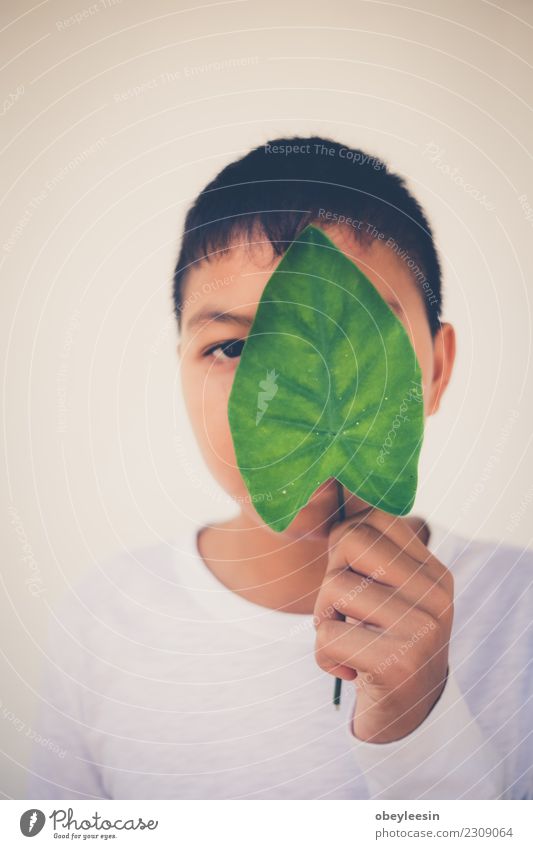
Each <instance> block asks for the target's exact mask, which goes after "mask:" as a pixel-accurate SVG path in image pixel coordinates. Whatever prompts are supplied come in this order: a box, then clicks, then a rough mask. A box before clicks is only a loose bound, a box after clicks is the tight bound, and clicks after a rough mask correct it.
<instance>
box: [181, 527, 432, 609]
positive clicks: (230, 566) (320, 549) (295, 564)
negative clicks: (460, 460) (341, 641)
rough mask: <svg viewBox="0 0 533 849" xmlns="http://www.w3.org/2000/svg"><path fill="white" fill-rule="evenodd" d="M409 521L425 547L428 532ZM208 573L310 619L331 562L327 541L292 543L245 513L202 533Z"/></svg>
mask: <svg viewBox="0 0 533 849" xmlns="http://www.w3.org/2000/svg"><path fill="white" fill-rule="evenodd" d="M404 521H406V522H407V523H408V524H409V525H410V527H411V528H412V529H413V530H414V531H415V533H417V534H418V535H419V536H420V538H421V540H422V542H423V543H424V545H426V544H427V542H428V539H429V530H428V528H427V525H426V524H425V522H424V520H423V519H420V518H417V517H416V516H412V517H408V518H406V519H405V520H404ZM198 550H199V553H200V556H201V557H202V558H203V560H204V562H205V564H206V565H207V567H208V568H209V569H210V571H211V572H212V573H213V574H214V575H215V577H216V578H218V580H219V581H221V583H223V584H224V585H225V586H226V587H228V589H230V590H232V591H233V592H235V593H237V594H238V595H241V596H243V598H245V599H247V600H248V601H252V602H254V603H255V604H259V605H262V606H263V607H268V608H271V609H275V610H282V611H285V612H287V613H303V614H311V613H313V611H314V607H315V602H316V598H317V595H318V591H319V589H320V585H321V584H322V581H323V579H324V573H325V571H326V567H327V563H328V536H327V535H324V536H323V537H316V538H310V537H303V538H300V539H294V538H291V537H290V536H289V535H288V534H286V533H285V534H277V533H274V532H273V531H272V530H271V529H270V528H268V526H266V525H258V524H257V522H255V523H254V520H253V519H251V518H250V517H248V516H246V514H244V513H241V514H240V515H239V516H236V517H235V518H234V519H230V520H229V521H227V522H221V523H219V524H218V525H208V526H206V527H204V528H202V529H201V531H200V533H199V534H198Z"/></svg>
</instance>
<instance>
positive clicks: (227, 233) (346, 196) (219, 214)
mask: <svg viewBox="0 0 533 849" xmlns="http://www.w3.org/2000/svg"><path fill="white" fill-rule="evenodd" d="M321 222H322V223H323V224H327V223H339V224H343V225H344V226H349V227H352V228H353V232H354V235H355V236H356V238H357V239H359V240H361V241H365V242H370V241H372V239H374V238H378V239H380V240H383V241H384V243H385V244H387V245H388V246H389V247H390V248H392V250H394V251H395V252H396V254H397V256H398V257H399V258H400V259H402V260H403V261H405V263H406V264H407V266H408V268H409V270H410V271H411V273H412V276H413V278H414V280H415V281H416V282H417V283H418V284H419V288H420V291H421V292H422V294H423V296H424V303H425V305H426V314H427V318H428V322H429V326H430V330H431V334H432V336H433V337H434V336H435V333H436V332H437V330H438V329H439V327H440V315H441V308H442V303H441V269H440V262H439V257H438V254H437V250H436V247H435V244H434V239H433V233H432V231H431V228H430V225H429V223H428V220H427V218H426V215H425V213H424V211H423V210H422V207H421V206H420V204H419V203H418V201H417V200H416V199H415V198H414V197H413V195H412V194H411V192H410V191H409V190H408V188H407V186H406V185H405V181H404V179H403V178H402V177H400V176H399V175H398V174H395V173H393V172H391V171H390V170H389V169H388V167H387V165H386V164H385V163H384V162H383V161H382V160H381V159H378V158H377V157H375V156H371V155H370V154H368V153H365V152H364V151H362V150H359V149H357V148H351V147H348V146H346V145H342V144H340V143H339V142H335V141H332V140H331V139H326V138H320V137H317V136H311V137H307V138H304V137H294V138H279V139H274V140H273V141H270V142H267V143H266V144H264V145H260V146H259V147H256V148H255V149H254V150H251V151H250V152H249V153H247V154H246V155H245V156H243V157H242V158H241V159H238V160H237V161H235V162H232V163H231V164H230V165H227V166H226V167H225V168H223V169H222V171H220V173H219V174H218V175H217V176H216V177H215V178H214V180H212V181H211V182H210V183H209V184H208V185H207V186H206V187H205V189H203V191H202V192H200V194H199V195H198V197H197V198H196V200H195V201H194V203H193V205H192V206H191V208H190V209H189V211H188V213H187V217H186V219H185V225H184V232H183V237H182V241H181V248H180V252H179V256H178V260H177V263H176V267H175V271H174V285H173V298H174V310H175V314H176V317H177V319H178V325H180V318H181V312H182V309H183V284H184V280H185V278H186V275H187V272H188V270H189V269H190V268H191V267H192V266H194V265H195V264H196V263H198V262H201V261H202V260H207V261H209V257H210V256H212V255H213V254H217V253H220V252H225V251H227V250H228V249H229V248H230V246H231V244H232V242H233V241H234V240H235V238H244V239H248V240H254V239H255V238H256V237H257V236H258V234H259V235H260V237H261V238H263V239H264V238H265V237H266V238H267V239H268V240H269V241H270V243H271V245H272V247H273V249H274V253H275V255H276V256H282V255H283V253H284V252H285V251H286V250H287V248H288V246H289V245H290V243H291V242H292V241H293V240H294V239H295V238H296V237H297V236H298V234H299V233H300V232H301V231H302V230H303V229H304V228H305V227H306V226H307V225H308V224H317V225H318V226H320V223H321Z"/></svg>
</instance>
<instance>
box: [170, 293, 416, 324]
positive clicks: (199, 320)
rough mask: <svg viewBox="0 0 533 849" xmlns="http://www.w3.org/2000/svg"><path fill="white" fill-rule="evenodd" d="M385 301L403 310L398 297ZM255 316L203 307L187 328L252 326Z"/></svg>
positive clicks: (191, 319) (193, 316)
mask: <svg viewBox="0 0 533 849" xmlns="http://www.w3.org/2000/svg"><path fill="white" fill-rule="evenodd" d="M384 301H385V303H387V304H388V305H389V306H390V307H393V308H394V307H396V308H397V309H399V310H400V312H403V310H402V308H401V305H400V304H399V302H398V301H397V300H396V299H392V298H384ZM253 320H254V317H253V316H251V315H243V314H242V313H237V312H229V311H226V312H221V311H220V310H217V309H203V310H198V312H197V313H195V314H194V315H192V316H191V317H190V319H189V321H188V322H187V328H188V329H189V330H190V329H191V328H192V327H197V326H198V325H199V324H206V323H207V322H209V321H216V322H219V323H220V324H239V325H241V327H250V326H251V324H252V322H253Z"/></svg>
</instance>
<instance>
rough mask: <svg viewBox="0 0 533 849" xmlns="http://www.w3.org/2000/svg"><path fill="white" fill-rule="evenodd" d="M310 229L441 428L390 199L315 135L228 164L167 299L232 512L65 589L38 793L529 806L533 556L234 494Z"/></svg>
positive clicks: (443, 374)
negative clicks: (255, 386)
mask: <svg viewBox="0 0 533 849" xmlns="http://www.w3.org/2000/svg"><path fill="white" fill-rule="evenodd" d="M310 223H313V224H314V225H315V226H318V227H321V228H322V229H324V231H325V232H326V233H327V234H328V236H329V237H330V238H331V239H332V241H333V242H334V243H335V244H336V246H337V247H338V248H339V249H340V250H341V251H343V252H344V253H345V254H346V255H347V256H348V257H350V259H351V260H352V261H353V262H355V263H356V264H357V265H358V266H359V267H360V268H361V270H362V271H363V272H364V273H365V274H366V275H367V277H368V278H369V279H370V280H371V282H372V283H373V285H374V286H375V287H376V289H377V290H378V292H379V293H380V294H381V295H382V297H383V298H384V299H385V300H386V301H387V303H388V304H389V306H390V307H391V309H393V310H394V311H395V312H396V314H397V316H398V318H399V319H400V320H401V321H402V322H403V324H404V326H405V329H406V331H407V333H408V334H409V337H410V339H411V342H412V344H413V347H414V349H415V351H416V354H417V357H418V361H419V363H420V366H421V370H422V377H423V405H424V413H425V415H427V416H429V415H432V414H433V413H435V412H436V411H437V410H438V407H439V404H440V400H441V398H442V396H443V393H444V391H445V389H446V386H447V384H448V382H449V380H450V376H451V372H452V367H453V361H454V355H455V338H454V331H453V328H452V327H451V325H450V324H448V323H443V322H441V320H440V313H441V282H440V265H439V260H438V256H437V253H436V249H435V246H434V243H433V237H432V234H431V230H430V227H429V225H428V222H427V220H426V218H425V215H424V213H423V211H422V210H421V208H420V206H419V204H418V203H417V202H416V200H415V199H414V198H413V197H412V196H411V194H410V193H409V191H408V190H407V188H406V186H405V184H404V183H403V181H402V180H401V179H400V178H399V177H397V176H396V175H394V174H392V173H391V172H390V171H389V170H388V169H387V167H386V166H385V165H384V163H382V162H381V161H380V160H378V159H376V158H375V157H370V156H369V155H368V154H365V153H363V152H362V151H357V150H351V149H350V148H347V147H345V146H342V145H340V144H337V143H335V142H332V141H330V140H328V139H321V138H296V139H277V140H274V141H272V142H269V143H268V144H266V145H265V146H263V147H259V148H257V149H256V150H253V151H251V152H250V153H249V154H248V155H247V156H245V157H243V158H242V159H241V160H239V161H237V162H234V163H233V164H231V165H229V166H228V167H227V168H225V169H224V170H223V171H222V172H221V173H220V174H219V175H218V176H217V177H216V179H215V180H214V181H213V182H212V183H210V184H209V185H208V186H207V187H206V189H205V190H204V191H203V192H202V193H201V194H200V195H199V197H198V198H197V200H196V202H195V204H194V205H193V207H192V208H191V210H190V212H189V214H188V216H187V220H186V224H185V232H184V237H183V241H182V247H181V252H180V256H179V258H178V262H177V266H176V271H175V282H174V303H175V310H176V315H177V318H178V324H179V329H180V343H179V356H180V366H181V376H182V386H183V392H184V397H185V401H186V405H187V410H188V413H189V417H190V420H191V423H192V426H193V429H194V432H195V435H196V437H197V439H198V442H199V445H200V448H201V450H202V453H203V456H204V458H205V460H206V463H207V465H208V467H209V469H210V471H211V472H212V474H213V476H214V477H215V478H216V480H217V481H218V482H219V484H220V485H221V486H222V487H223V489H224V490H226V492H228V493H229V494H230V495H231V496H232V497H233V498H234V499H235V500H236V501H237V503H238V504H239V511H238V513H237V514H236V515H235V516H234V517H233V518H232V519H231V520H229V521H224V522H215V521H214V522H211V523H210V524H208V525H205V526H203V527H200V528H198V527H190V526H188V525H187V522H186V521H185V520H181V528H180V529H179V531H178V532H177V534H176V539H175V542H174V544H173V545H171V546H166V545H158V546H153V547H150V548H147V549H143V550H141V551H137V552H133V553H131V554H130V553H126V552H125V553H124V554H122V555H120V556H118V557H116V558H114V559H112V560H110V561H108V562H107V563H104V564H101V567H100V570H99V575H98V576H96V577H95V576H93V575H91V576H90V579H88V580H87V581H86V583H85V585H83V586H82V587H81V588H80V589H79V590H77V591H76V594H75V595H76V598H75V599H74V601H71V602H70V603H69V606H68V609H65V610H63V611H62V613H61V617H58V618H57V626H56V628H55V629H52V636H51V652H50V654H51V658H52V663H53V664H54V663H55V662H57V667H58V668H57V669H55V671H54V672H53V674H52V673H50V674H49V676H48V690H47V693H48V694H47V695H46V696H45V700H46V710H45V711H44V712H43V720H42V725H43V733H46V735H47V737H48V738H50V739H52V740H54V742H55V743H58V744H61V749H62V750H63V751H65V752H66V755H65V757H64V758H63V759H62V760H61V762H60V760H59V759H58V758H55V759H54V758H52V757H51V756H50V755H49V753H48V755H47V756H45V754H44V753H43V752H36V753H35V754H36V757H35V758H34V761H33V767H32V769H33V776H32V778H31V781H30V789H29V796H30V798H61V797H64V798H78V797H79V798H92V797H104V798H204V799H214V798H231V799H237V798H249V799H252V798H260V799H268V798H298V799H302V798H304V799H305V798H321V799H326V798H327V799H343V798H345V799H349V798H351V799H354V798H400V799H418V798H424V799H428V798H531V797H532V796H533V775H532V749H533V742H532V739H531V727H532V722H531V704H530V699H531V694H532V691H533V686H532V676H531V671H530V669H529V663H530V655H531V652H530V643H531V631H530V621H529V620H530V615H529V611H530V609H531V592H530V586H531V570H532V566H533V559H532V557H531V554H529V553H528V552H524V551H521V550H519V549H517V548H513V547H511V546H502V545H499V546H496V547H495V546H493V545H490V544H487V543H480V542H471V541H469V540H467V539H466V538H463V537H461V536H458V535H457V534H455V533H450V532H448V531H446V530H445V529H444V528H443V527H441V526H440V525H439V524H438V523H435V522H434V521H433V519H431V520H424V519H422V518H418V517H414V516H411V517H407V518H394V517H392V516H389V515H387V514H385V513H383V512H381V511H379V510H376V509H372V508H371V507H369V505H368V504H366V503H365V502H363V501H361V499H359V498H357V497H356V496H355V495H354V494H352V493H350V492H348V491H347V490H344V498H345V505H346V514H345V518H344V520H343V521H339V516H338V501H337V489H336V482H335V481H334V480H333V479H330V480H329V481H326V482H325V483H324V484H322V485H321V486H320V487H319V488H318V489H317V490H316V492H315V493H314V494H313V496H312V497H311V499H310V500H309V502H308V504H307V505H306V506H305V507H304V508H302V510H300V512H299V514H298V515H297V517H296V518H295V519H294V521H293V522H292V523H291V524H290V526H289V527H288V528H287V529H286V531H284V532H283V533H281V534H276V533H274V532H273V531H272V530H271V529H270V528H269V527H268V526H267V525H266V524H264V523H263V522H262V520H261V519H260V517H259V515H258V514H257V512H256V510H255V509H254V505H253V503H251V501H250V498H249V496H248V494H247V490H246V487H245V485H244V482H243V480H242V477H241V475H240V472H239V469H238V467H237V464H236V460H235V454H234V451H233V444H232V439H231V433H230V429H229V424H228V418H227V406H228V398H229V393H230V391H231V387H232V381H233V377H234V373H235V368H236V365H237V363H238V358H239V356H240V353H241V351H242V349H243V347H244V344H245V341H246V335H247V331H248V330H249V328H250V325H251V323H252V321H253V317H254V314H255V310H256V308H257V304H258V302H259V300H260V298H261V293H262V291H263V289H264V287H265V285H266V283H267V281H268V279H269V277H270V276H271V274H272V272H273V271H274V269H275V268H276V265H277V263H278V262H279V261H280V260H281V257H282V256H283V254H284V252H285V251H286V249H287V247H288V246H289V245H290V243H291V242H292V240H293V239H294V238H296V236H297V235H298V234H299V233H300V232H301V231H302V230H303V229H304V227H305V226H306V225H307V224H310ZM89 580H90V588H89V586H88V584H89ZM343 615H346V616H347V617H348V621H344V620H343ZM334 677H340V678H342V679H343V680H344V682H345V684H344V688H343V695H342V700H341V705H340V711H339V712H337V711H335V710H333V708H332V706H331V696H332V685H333V680H334Z"/></svg>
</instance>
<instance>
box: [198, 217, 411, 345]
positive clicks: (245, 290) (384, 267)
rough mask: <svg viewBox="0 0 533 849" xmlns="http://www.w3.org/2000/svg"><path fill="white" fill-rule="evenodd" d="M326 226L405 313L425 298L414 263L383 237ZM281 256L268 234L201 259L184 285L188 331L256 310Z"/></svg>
mask: <svg viewBox="0 0 533 849" xmlns="http://www.w3.org/2000/svg"><path fill="white" fill-rule="evenodd" d="M324 230H325V231H326V232H327V234H328V236H329V238H330V239H331V240H332V241H333V242H334V243H335V245H336V246H337V247H338V248H339V250H342V251H343V253H345V254H346V256H348V257H349V259H351V260H352V262H355V264H356V265H357V266H358V267H359V268H360V269H361V271H363V273H364V274H366V276H367V277H368V279H369V280H370V281H371V282H372V284H373V285H374V286H375V287H376V289H377V290H378V292H379V293H380V295H381V296H382V297H383V298H384V300H385V301H387V302H388V303H389V304H390V306H391V307H392V308H393V309H395V311H396V312H397V313H398V314H399V315H401V314H402V313H403V314H404V315H407V314H409V312H410V311H412V310H413V309H415V308H416V307H417V306H420V305H421V304H422V299H421V295H420V291H419V289H418V286H417V284H416V282H415V281H414V279H413V277H412V276H411V274H410V272H409V269H408V268H407V266H406V265H405V264H404V263H403V262H402V261H401V259H399V258H398V256H397V255H396V254H395V253H394V252H393V251H392V250H390V249H389V248H387V247H385V245H384V244H383V243H382V242H378V241H376V240H374V241H372V242H370V243H368V244H362V243H360V242H359V241H356V240H355V238H354V237H353V235H352V234H351V233H347V232H346V231H344V230H343V229H342V228H339V227H334V228H330V229H328V230H326V228H324ZM281 259H282V257H276V256H275V255H274V252H273V249H272V246H271V244H270V243H269V242H268V240H265V241H263V242H262V241H260V240H257V241H256V242H254V243H253V244H251V243H249V242H244V243H238V242H235V243H234V244H233V245H232V247H231V248H230V249H229V250H228V251H226V252H224V253H220V254H218V255H215V256H212V257H211V258H210V259H209V261H203V262H200V263H198V265H196V266H194V267H193V268H192V269H191V270H190V271H189V272H188V274H187V277H186V281H185V287H184V290H183V291H182V330H183V332H187V331H190V332H193V331H195V330H196V331H197V330H198V328H199V327H200V326H201V325H202V324H205V323H208V322H209V321H212V319H213V314H216V313H217V312H223V311H226V310H231V311H236V312H239V310H240V311H241V312H242V314H243V315H244V314H247V315H248V316H250V315H251V314H253V313H254V312H255V308H257V305H258V303H259V301H260V299H261V295H262V293H263V290H264V288H265V286H266V284H267V283H268V280H269V278H270V276H271V275H272V273H273V271H274V270H275V269H276V267H277V266H278V265H279V263H280V262H281Z"/></svg>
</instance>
